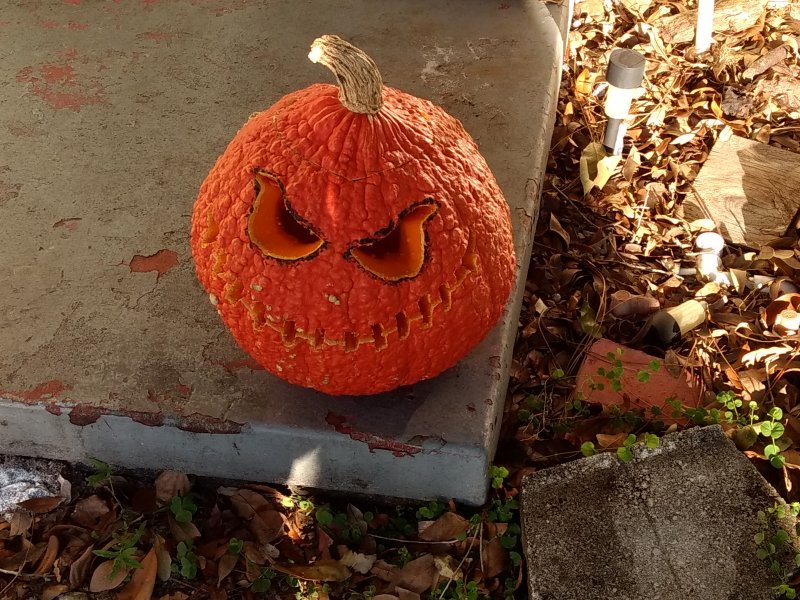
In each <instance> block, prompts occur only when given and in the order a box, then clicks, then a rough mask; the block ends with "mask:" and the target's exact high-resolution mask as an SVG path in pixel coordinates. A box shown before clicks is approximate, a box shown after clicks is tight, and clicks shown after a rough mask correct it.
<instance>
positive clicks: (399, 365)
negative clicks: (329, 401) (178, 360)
mask: <svg viewBox="0 0 800 600" xmlns="http://www.w3.org/2000/svg"><path fill="white" fill-rule="evenodd" d="M309 58H311V59H312V60H313V61H314V62H320V63H322V64H324V65H326V66H327V67H329V68H330V69H331V70H332V71H333V73H334V74H335V75H336V78H337V80H338V83H339V86H338V87H337V86H335V85H330V84H315V85H312V86H310V87H308V88H306V89H303V90H300V91H297V92H293V93H290V94H288V95H287V96H285V97H283V98H281V99H280V100H279V101H278V102H277V103H275V104H274V105H273V106H271V107H270V108H268V109H267V110H265V111H263V112H260V113H256V114H254V115H252V116H251V118H250V120H249V121H248V122H247V123H246V124H245V125H244V126H243V127H242V129H241V130H240V131H239V132H238V133H237V134H236V136H235V137H234V139H233V140H232V141H231V143H230V145H229V146H228V148H227V149H226V150H225V152H224V153H223V154H222V155H221V156H220V157H219V159H218V160H217V162H216V164H215V165H214V167H213V168H212V169H211V172H210V173H209V175H208V177H207V178H206V180H205V181H204V183H203V184H202V187H201V189H200V192H199V196H198V198H197V201H196V202H195V206H194V211H193V217H192V231H191V247H192V253H193V257H194V261H195V267H196V272H197V276H198V278H199V280H200V282H201V283H202V285H203V286H204V287H205V289H206V291H207V292H208V293H209V295H210V298H211V302H212V303H213V304H214V305H215V306H216V308H217V311H218V312H219V314H220V315H221V317H222V319H223V321H224V323H225V325H226V326H227V327H228V329H229V330H230V332H231V333H232V334H233V336H234V338H235V339H236V341H237V342H238V344H239V345H240V346H241V347H242V348H243V349H244V350H245V351H246V352H248V353H249V354H250V355H251V356H252V357H253V358H254V359H255V360H256V361H257V362H258V363H260V364H261V365H263V366H264V368H265V369H267V370H268V371H270V372H272V373H274V374H275V375H277V376H278V377H281V378H283V379H285V380H287V381H289V382H292V383H295V384H299V385H301V386H306V387H311V388H315V389H317V390H320V391H322V392H326V393H328V394H336V395H340V394H354V395H360V394H372V393H377V392H382V391H386V390H390V389H393V388H396V387H398V386H401V385H407V384H413V383H415V382H417V381H420V380H422V379H426V378H430V377H433V376H435V375H437V374H439V373H441V372H442V371H443V370H445V369H447V368H449V367H451V366H452V365H454V364H455V363H456V362H457V361H458V360H459V359H461V358H462V357H463V356H464V355H465V354H467V353H468V352H469V351H470V350H471V349H472V348H473V347H474V346H475V345H476V344H477V343H478V342H480V341H481V339H483V338H484V337H485V335H486V333H487V332H488V331H489V330H490V329H491V328H492V326H493V325H494V324H495V323H496V321H497V320H498V318H499V316H500V315H501V313H502V311H503V308H504V306H505V303H506V300H507V298H508V296H509V293H510V290H511V287H512V282H513V279H514V273H515V258H514V247H513V242H512V235H511V221H510V216H509V208H508V205H507V203H506V201H505V199H504V198H503V194H502V193H501V191H500V188H499V187H498V185H497V182H496V181H495V178H494V176H493V175H492V173H491V171H490V170H489V167H488V166H487V164H486V161H485V160H484V158H483V157H482V156H481V154H480V152H479V150H478V148H477V146H476V144H475V142H474V141H473V140H472V138H471V137H470V136H469V134H467V132H466V131H465V130H464V128H463V127H462V125H461V123H459V121H457V120H456V119H454V118H453V117H451V116H450V115H448V114H447V113H446V112H444V111H443V110H442V109H441V108H439V107H437V106H435V105H434V104H432V103H431V102H428V101H426V100H422V99H420V98H416V97H414V96H411V95H408V94H405V93H403V92H401V91H398V90H396V89H392V88H390V87H385V86H384V85H383V83H382V79H381V76H380V73H379V72H378V69H377V67H376V66H375V64H374V62H373V61H372V60H371V59H370V58H369V57H368V56H367V55H366V54H364V53H363V52H362V51H360V50H359V49H357V48H355V47H354V46H352V45H351V44H349V43H347V42H345V41H344V40H342V39H340V38H338V37H336V36H323V37H321V38H319V39H317V40H315V42H314V43H313V44H312V47H311V53H310V54H309Z"/></svg>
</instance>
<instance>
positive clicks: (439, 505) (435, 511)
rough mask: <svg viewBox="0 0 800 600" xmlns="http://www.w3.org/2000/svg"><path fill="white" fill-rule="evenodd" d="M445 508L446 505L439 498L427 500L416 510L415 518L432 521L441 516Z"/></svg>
mask: <svg viewBox="0 0 800 600" xmlns="http://www.w3.org/2000/svg"><path fill="white" fill-rule="evenodd" d="M446 510H447V505H446V504H445V503H444V502H440V501H439V500H433V501H432V502H429V503H428V504H426V505H425V506H423V507H422V508H420V509H419V510H417V519H418V520H420V521H433V520H434V519H438V518H439V517H441V516H442V515H443V514H444V513H445V511H446Z"/></svg>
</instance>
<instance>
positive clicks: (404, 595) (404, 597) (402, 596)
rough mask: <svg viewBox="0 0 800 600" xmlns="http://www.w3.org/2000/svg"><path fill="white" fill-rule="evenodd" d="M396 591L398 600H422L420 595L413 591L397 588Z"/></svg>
mask: <svg viewBox="0 0 800 600" xmlns="http://www.w3.org/2000/svg"><path fill="white" fill-rule="evenodd" d="M394 591H395V593H396V594H397V597H398V600H420V597H419V594H418V593H416V592H412V591H411V590H406V589H404V588H401V587H396V586H395V588H394Z"/></svg>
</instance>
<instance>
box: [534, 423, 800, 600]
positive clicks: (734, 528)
mask: <svg viewBox="0 0 800 600" xmlns="http://www.w3.org/2000/svg"><path fill="white" fill-rule="evenodd" d="M776 503H778V504H783V501H782V500H781V499H780V497H779V496H778V494H777V492H775V490H774V489H773V488H772V487H771V486H770V485H769V484H768V483H767V482H766V481H765V480H764V479H763V478H762V477H761V475H759V473H758V471H757V470H756V469H755V467H754V466H753V465H752V464H751V463H750V461H749V460H748V459H747V458H746V457H745V456H744V455H743V454H742V453H741V452H739V451H738V450H737V449H736V447H735V446H734V445H733V443H732V442H730V441H729V440H728V439H727V438H726V437H725V435H724V433H723V432H722V429H721V428H720V427H719V426H712V427H703V428H695V429H691V430H688V431H685V432H682V433H676V434H672V435H668V436H665V437H664V438H663V440H662V443H661V446H660V447H658V448H656V449H653V450H646V449H637V450H636V458H635V459H634V460H633V461H632V462H630V463H623V462H621V461H620V460H619V459H618V458H617V457H616V455H615V454H599V455H596V456H592V457H590V458H585V459H581V460H577V461H575V462H571V463H567V464H564V465H561V466H559V467H555V468H553V469H546V470H544V471H541V472H539V473H535V474H533V475H531V476H529V477H527V478H526V479H525V480H524V482H523V489H522V499H521V515H522V521H523V524H522V529H523V540H524V541H523V546H524V552H525V556H526V558H527V563H528V581H529V587H530V598H531V600H556V599H558V600H583V599H584V598H592V600H640V599H642V598H648V599H651V600H685V599H687V598H692V599H693V600H727V599H729V598H742V599H744V598H747V600H767V599H772V598H775V597H776V594H775V591H774V589H773V587H774V586H777V585H778V584H779V579H778V578H777V577H776V575H775V574H774V573H772V572H771V571H770V570H769V568H768V565H767V563H766V562H764V561H762V560H759V558H758V557H757V556H756V551H757V550H758V547H757V545H756V543H755V541H754V536H755V535H756V534H757V533H758V532H760V531H767V536H766V537H767V538H768V539H769V538H770V537H771V535H772V533H773V532H774V530H775V529H774V528H775V527H776V526H777V525H776V524H777V523H780V525H781V526H782V527H783V528H784V529H785V530H786V531H788V532H789V533H790V539H789V541H788V542H787V543H786V544H785V546H783V548H782V549H781V550H780V554H779V558H780V560H781V561H782V566H783V568H784V569H785V570H786V572H787V573H792V571H793V570H794V568H795V567H794V555H795V553H796V552H798V551H799V550H800V543H799V542H798V539H797V536H796V534H795V528H794V519H792V518H791V517H789V518H784V519H780V520H776V521H774V522H773V521H771V522H770V523H771V527H772V529H765V528H764V526H763V525H762V524H761V522H760V521H759V519H758V517H757V513H758V511H767V510H768V509H769V508H771V507H773V506H774V505H776Z"/></svg>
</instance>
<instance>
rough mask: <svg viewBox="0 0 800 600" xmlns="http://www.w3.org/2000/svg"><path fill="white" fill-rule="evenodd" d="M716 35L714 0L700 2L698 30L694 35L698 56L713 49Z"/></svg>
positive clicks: (698, 6)
mask: <svg viewBox="0 0 800 600" xmlns="http://www.w3.org/2000/svg"><path fill="white" fill-rule="evenodd" d="M713 33H714V0H698V2H697V28H696V29H695V34H694V48H695V50H696V51H697V53H698V54H700V53H702V52H706V51H707V50H708V49H709V48H711V42H712V41H713V38H712V35H713Z"/></svg>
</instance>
